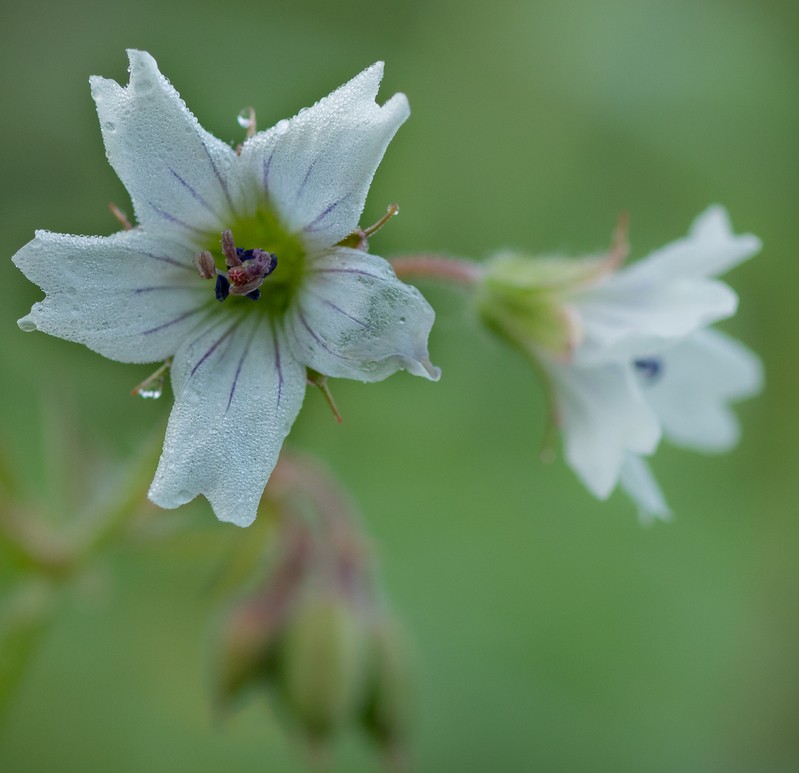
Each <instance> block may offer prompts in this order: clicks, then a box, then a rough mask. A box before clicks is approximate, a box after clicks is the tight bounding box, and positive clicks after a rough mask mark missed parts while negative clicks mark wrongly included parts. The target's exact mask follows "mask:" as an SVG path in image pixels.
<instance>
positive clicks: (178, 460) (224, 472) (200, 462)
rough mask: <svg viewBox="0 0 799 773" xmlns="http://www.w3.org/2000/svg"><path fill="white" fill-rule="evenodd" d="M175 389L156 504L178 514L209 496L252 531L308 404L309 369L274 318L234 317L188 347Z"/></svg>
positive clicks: (179, 360) (221, 514) (175, 370)
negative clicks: (285, 446)
mask: <svg viewBox="0 0 799 773" xmlns="http://www.w3.org/2000/svg"><path fill="white" fill-rule="evenodd" d="M172 388H173V391H174V393H175V405H174V407H173V408H172V413H171V415H170V417H169V425H168V426H167V431H166V438H165V440H164V450H163V453H162V455H161V460H160V462H159V464H158V470H157V471H156V473H155V479H154V480H153V483H152V486H151V487H150V493H149V496H150V499H152V501H153V502H155V503H156V504H157V505H159V506H161V507H169V508H171V507H178V506H180V505H182V504H185V503H186V502H189V501H191V500H192V499H194V497H196V496H197V495H198V494H203V495H204V496H205V497H207V498H208V500H209V502H210V503H211V506H212V507H213V509H214V512H215V513H216V515H217V517H218V518H219V519H220V520H222V521H229V522H231V523H235V524H236V525H238V526H247V525H249V524H250V523H252V521H253V520H254V519H255V515H256V511H257V508H258V503H259V501H260V499H261V495H262V494H263V490H264V486H266V482H267V480H268V479H269V476H270V474H271V473H272V469H273V468H274V466H275V464H276V462H277V458H278V454H279V453H280V447H281V445H282V444H283V440H284V439H285V437H286V435H287V434H288V432H289V430H290V429H291V425H292V424H293V423H294V419H295V418H296V416H297V413H298V412H299V410H300V406H301V405H302V400H303V396H304V394H305V368H304V367H303V366H302V365H300V364H299V363H298V362H297V361H296V360H294V358H293V357H291V356H290V355H289V354H288V352H287V347H286V346H285V344H284V342H283V340H282V338H281V336H280V335H279V334H278V333H276V332H275V331H274V330H273V328H272V326H271V324H270V322H269V320H268V319H266V318H265V317H262V316H260V315H247V316H238V315H230V316H227V315H226V316H220V317H218V318H217V320H216V322H215V323H214V324H210V325H208V326H206V327H205V328H204V329H203V330H202V332H201V333H200V334H199V335H197V336H195V337H193V338H190V339H189V340H188V341H186V343H185V344H183V345H182V346H181V347H180V349H179V350H178V352H177V354H176V355H175V360H174V362H173V364H172Z"/></svg>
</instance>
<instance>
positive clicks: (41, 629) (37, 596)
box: [0, 578, 56, 726]
mask: <svg viewBox="0 0 799 773" xmlns="http://www.w3.org/2000/svg"><path fill="white" fill-rule="evenodd" d="M55 596H56V593H55V590H54V588H53V587H52V585H51V583H49V582H48V581H46V580H44V579H42V578H33V579H31V580H28V581H27V582H26V583H24V584H23V585H22V586H20V587H19V588H17V589H16V591H15V592H14V594H13V595H12V596H11V597H10V598H9V599H8V600H7V603H6V606H5V609H4V610H3V612H2V615H1V616H0V726H2V723H3V721H4V720H5V717H6V715H7V712H8V707H9V705H10V703H11V701H12V699H13V698H14V696H15V695H16V694H17V688H18V686H19V684H20V682H21V681H22V678H23V677H24V676H25V674H26V673H27V670H28V667H29V666H30V664H31V662H32V660H33V656H34V655H35V653H36V650H37V649H38V646H39V644H40V643H41V640H42V635H43V634H44V633H45V631H46V630H47V627H48V625H49V623H50V620H51V618H52V610H53V607H54V602H55Z"/></svg>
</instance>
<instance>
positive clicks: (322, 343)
mask: <svg viewBox="0 0 799 773" xmlns="http://www.w3.org/2000/svg"><path fill="white" fill-rule="evenodd" d="M297 315H298V316H299V318H300V322H301V323H302V326H303V327H304V328H305V329H306V330H307V331H308V333H309V334H310V336H311V338H313V340H314V341H316V343H317V344H319V346H321V347H322V348H323V349H324V350H325V351H326V352H327V353H328V354H332V355H333V356H334V357H338V358H339V359H340V360H345V361H347V362H355V358H354V357H346V356H345V355H343V354H339V352H334V351H333V350H332V349H331V348H330V347H329V346H328V345H327V344H326V343H325V341H323V340H322V339H321V338H320V337H319V336H318V335H316V333H315V332H314V330H313V329H312V328H311V326H310V325H309V324H308V320H307V319H305V314H303V313H302V307H300V308H299V310H298V311H297Z"/></svg>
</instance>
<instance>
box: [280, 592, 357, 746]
mask: <svg viewBox="0 0 799 773" xmlns="http://www.w3.org/2000/svg"><path fill="white" fill-rule="evenodd" d="M313 590H314V591H315V592H311V593H309V594H308V595H307V596H306V598H305V599H304V600H303V602H302V603H301V605H300V606H299V607H298V609H297V610H296V611H295V614H294V615H293V617H292V620H291V621H290V622H289V623H288V626H287V630H286V634H285V637H284V639H283V642H282V650H281V651H282V662H281V674H280V676H281V687H282V693H283V697H284V699H285V701H286V704H287V707H288V709H289V711H290V713H291V714H292V715H293V716H294V719H295V720H296V721H297V722H298V723H299V725H300V726H301V727H302V729H303V730H304V732H305V734H306V735H307V736H308V738H309V739H310V740H311V741H313V742H324V741H326V740H328V739H329V738H330V736H331V735H332V734H333V733H334V732H336V731H337V730H339V729H340V728H341V727H342V726H343V725H344V724H346V723H347V722H348V721H349V720H351V719H352V718H353V716H354V714H355V713H356V711H357V709H358V706H359V704H360V702H361V700H362V697H363V688H364V678H365V667H364V666H365V652H366V650H365V644H366V629H365V626H364V621H363V619H362V614H361V611H360V610H359V609H358V608H357V607H356V605H355V604H354V603H353V602H352V601H351V600H350V599H348V598H346V597H344V596H343V595H341V594H339V593H336V592H335V591H329V592H326V591H325V590H324V589H322V588H315V589H313Z"/></svg>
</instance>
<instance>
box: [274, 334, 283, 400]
mask: <svg viewBox="0 0 799 773" xmlns="http://www.w3.org/2000/svg"><path fill="white" fill-rule="evenodd" d="M272 340H273V341H274V343H275V370H276V371H277V407H280V403H281V401H282V400H283V367H282V365H281V364H280V343H279V342H278V340H277V333H276V332H275V328H274V327H273V328H272Z"/></svg>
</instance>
